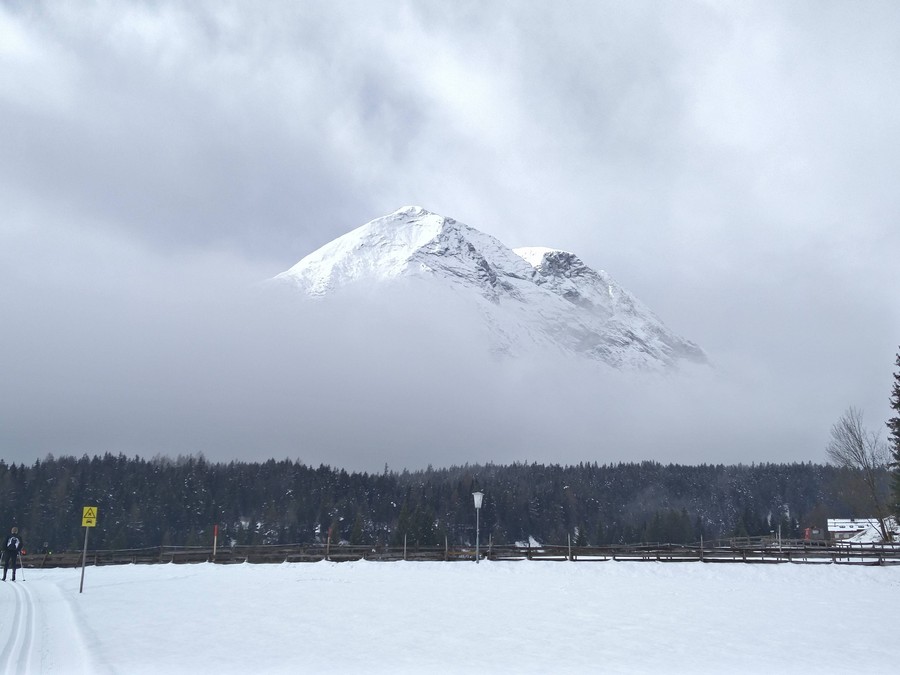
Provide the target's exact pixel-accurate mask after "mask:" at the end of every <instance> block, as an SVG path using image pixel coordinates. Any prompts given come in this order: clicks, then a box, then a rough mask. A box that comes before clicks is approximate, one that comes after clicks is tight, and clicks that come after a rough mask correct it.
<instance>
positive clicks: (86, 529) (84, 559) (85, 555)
mask: <svg viewBox="0 0 900 675" xmlns="http://www.w3.org/2000/svg"><path fill="white" fill-rule="evenodd" d="M90 531H91V528H89V527H86V528H84V551H82V553H81V585H80V586H79V587H78V592H79V593H82V592H83V591H84V565H85V563H86V562H87V542H88V532H90Z"/></svg>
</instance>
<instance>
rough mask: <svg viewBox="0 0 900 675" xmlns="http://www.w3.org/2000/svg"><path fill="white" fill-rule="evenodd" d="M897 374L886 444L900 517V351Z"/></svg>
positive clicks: (895, 504)
mask: <svg viewBox="0 0 900 675" xmlns="http://www.w3.org/2000/svg"><path fill="white" fill-rule="evenodd" d="M896 363H897V372H895V373H894V386H893V388H892V390H891V408H892V409H893V410H894V416H893V417H892V418H891V419H889V420H888V422H887V426H888V429H890V433H889V434H888V443H889V444H890V449H891V456H892V458H893V462H892V463H891V464H892V467H891V468H892V469H893V473H894V505H893V506H894V508H893V511H894V513H895V514H897V515H900V351H898V352H897V361H896Z"/></svg>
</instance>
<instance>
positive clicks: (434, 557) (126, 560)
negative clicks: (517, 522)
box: [22, 538, 900, 568]
mask: <svg viewBox="0 0 900 675" xmlns="http://www.w3.org/2000/svg"><path fill="white" fill-rule="evenodd" d="M81 557H82V552H81V551H62V552H59V553H38V554H29V555H26V556H23V557H22V563H23V564H24V566H25V567H28V568H51V567H80V566H81ZM481 557H482V559H483V560H545V561H578V562H604V561H609V560H619V561H644V562H648V561H652V562H706V563H808V564H844V565H896V564H900V544H834V543H826V542H811V541H804V540H782V541H780V542H779V541H777V540H773V539H771V538H741V539H728V540H720V541H712V542H705V543H702V544H701V543H695V544H661V543H651V544H631V545H619V546H569V545H561V546H560V545H548V546H534V547H531V546H525V547H522V546H511V545H500V546H498V545H488V546H487V547H484V548H482V549H481ZM474 559H475V550H474V547H470V546H462V547H452V546H415V547H404V546H391V547H372V546H349V545H328V544H314V545H310V544H293V545H269V546H232V547H224V548H219V549H217V550H216V553H215V555H213V549H212V548H211V547H191V546H156V547H152V548H139V549H118V550H95V551H89V552H88V555H87V564H88V565H97V566H99V565H124V564H159V563H176V564H183V563H198V562H214V563H218V564H229V563H244V562H248V563H283V562H318V561H321V560H331V561H334V562H344V561H350V560H374V561H398V560H409V561H441V560H447V561H450V560H456V561H461V560H468V561H472V560H474Z"/></svg>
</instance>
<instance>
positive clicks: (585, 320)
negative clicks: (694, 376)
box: [275, 206, 707, 370]
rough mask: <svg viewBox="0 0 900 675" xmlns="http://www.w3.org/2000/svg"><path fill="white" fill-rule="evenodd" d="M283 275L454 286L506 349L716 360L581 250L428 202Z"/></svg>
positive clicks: (645, 363) (643, 361)
mask: <svg viewBox="0 0 900 675" xmlns="http://www.w3.org/2000/svg"><path fill="white" fill-rule="evenodd" d="M275 280H277V281H284V282H289V283H291V284H293V285H295V286H296V287H297V288H299V289H300V290H301V291H303V292H304V293H305V294H306V295H308V296H311V297H318V298H325V297H327V296H329V295H332V294H335V293H338V292H340V291H341V289H344V288H349V287H360V286H364V287H366V288H368V289H370V290H371V289H374V290H375V292H377V293H378V294H388V293H391V292H392V289H395V288H398V287H400V286H406V285H409V284H413V285H415V286H416V287H417V288H418V289H419V290H421V289H422V288H423V287H426V288H427V289H431V290H434V291H435V292H437V291H438V290H442V291H443V290H447V289H451V290H452V291H453V292H454V293H455V294H456V296H457V297H458V298H460V299H461V300H462V301H463V303H462V304H464V305H465V306H467V307H469V308H470V310H471V311H470V312H469V313H468V316H467V317H466V318H461V319H460V320H462V321H469V322H472V329H473V332H476V331H477V330H486V332H487V334H488V335H489V341H490V344H489V345H488V347H489V348H490V349H492V350H493V351H495V352H498V353H504V354H509V355H521V354H524V353H528V352H531V351H532V350H533V349H534V348H536V347H537V348H542V349H552V350H554V351H562V352H564V353H568V354H577V355H581V356H583V357H588V358H591V359H595V360H597V361H600V362H603V363H606V364H608V365H610V366H613V367H616V368H637V369H650V370H658V369H668V368H673V367H677V366H678V365H679V364H680V363H682V362H695V363H706V362H707V360H706V356H705V354H704V353H703V351H702V350H701V349H700V348H699V347H698V346H697V345H695V344H694V343H692V342H690V341H688V340H685V339H684V338H681V337H679V336H678V335H675V334H674V333H672V331H670V330H669V329H668V328H667V327H666V326H665V325H664V324H663V323H662V321H660V320H659V319H658V318H657V317H656V316H655V315H654V314H653V313H652V312H651V311H650V310H649V309H648V308H647V307H645V306H644V305H643V304H642V303H641V302H640V301H639V300H637V299H636V298H635V297H634V296H632V295H631V294H630V293H628V292H627V291H626V290H625V289H623V288H622V287H621V286H619V285H618V284H617V283H616V282H615V281H613V280H612V278H610V276H609V275H608V274H606V273H605V272H603V271H595V270H593V269H591V268H590V267H588V266H587V265H585V264H584V262H582V261H581V260H580V259H579V258H578V257H577V256H575V255H573V254H571V253H567V252H565V251H559V250H555V249H549V248H537V247H535V248H520V249H515V250H513V249H510V248H508V247H507V246H505V245H504V244H503V243H501V242H500V241H498V240H497V239H495V238H494V237H491V236H490V235H487V234H484V233H483V232H480V231H478V230H476V229H474V228H472V227H469V226H468V225H465V224H463V223H460V222H457V221H456V220H454V219H452V218H446V217H444V216H440V215H438V214H435V213H431V212H429V211H426V210H425V209H422V208H421V207H418V206H408V207H405V208H402V209H400V210H398V211H395V212H394V213H391V214H389V215H387V216H384V217H382V218H377V219H375V220H373V221H371V222H368V223H366V224H365V225H363V226H362V227H359V228H357V229H355V230H353V231H352V232H349V233H347V234H345V235H343V236H341V237H339V238H337V239H335V240H334V241H332V242H331V243H329V244H326V245H325V246H323V247H322V248H320V249H318V250H317V251H315V252H313V253H311V254H310V255H308V256H306V257H305V258H303V259H302V260H301V261H300V262H298V263H297V264H296V265H294V266H293V267H291V268H290V269H289V270H287V271H286V272H283V273H282V274H279V275H278V276H277V277H275ZM439 296H440V294H439V293H436V295H435V297H439ZM411 311H415V308H411Z"/></svg>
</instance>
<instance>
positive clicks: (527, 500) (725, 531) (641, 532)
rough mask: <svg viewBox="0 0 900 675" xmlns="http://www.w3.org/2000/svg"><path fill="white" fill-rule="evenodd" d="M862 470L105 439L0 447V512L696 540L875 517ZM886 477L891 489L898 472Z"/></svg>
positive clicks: (139, 525) (70, 518) (208, 537)
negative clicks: (496, 459) (423, 461)
mask: <svg viewBox="0 0 900 675" xmlns="http://www.w3.org/2000/svg"><path fill="white" fill-rule="evenodd" d="M862 479H863V474H862V472H860V471H859V470H857V469H854V468H850V467H841V466H834V465H829V464H814V463H811V462H810V463H793V464H770V463H765V464H751V465H741V464H738V465H722V464H717V465H709V464H702V465H694V466H690V465H679V464H668V465H663V464H659V463H657V462H649V461H648V462H637V463H618V464H603V465H601V464H597V463H581V464H577V465H572V466H562V465H558V464H538V463H532V464H519V463H516V464H511V465H494V464H488V465H466V466H460V467H451V468H446V469H433V468H429V469H426V470H422V471H402V472H391V471H388V470H387V469H386V470H385V472H384V473H365V472H362V473H359V472H353V473H348V472H347V471H345V470H343V469H338V468H332V467H329V466H326V465H321V466H319V467H312V466H308V465H305V464H303V463H302V462H300V461H292V460H282V461H276V460H269V461H266V462H256V463H252V462H229V463H215V462H209V461H207V460H206V459H205V458H204V457H202V456H198V457H195V456H188V457H180V458H178V459H176V460H172V459H167V458H160V457H157V458H154V459H151V460H147V459H142V458H140V457H133V458H128V457H126V456H124V455H121V454H120V455H112V454H105V455H103V456H94V457H88V456H86V455H85V456H83V457H81V458H75V457H71V456H65V457H58V458H57V457H52V456H48V457H47V458H46V459H44V460H41V461H36V462H35V463H34V464H33V465H32V466H26V465H24V464H7V463H5V462H3V461H2V460H0V519H2V522H3V523H6V524H7V527H10V526H12V525H17V526H18V527H19V528H20V531H21V533H22V535H23V537H24V539H25V542H26V549H27V550H29V551H34V552H36V551H40V550H43V549H45V548H46V549H48V550H51V551H60V550H80V548H81V545H82V540H83V537H84V531H83V529H82V528H81V513H82V507H83V506H97V507H98V509H99V513H98V521H97V527H95V528H93V529H92V531H91V536H90V542H91V548H92V549H128V548H146V547H153V546H160V545H173V546H209V545H211V543H212V532H213V527H214V525H218V528H219V545H220V546H227V545H229V544H241V545H249V544H312V543H322V542H325V541H326V539H328V538H329V537H330V539H331V542H332V544H336V545H339V544H340V543H346V544H359V545H371V546H373V547H377V546H389V545H401V544H403V541H404V538H405V539H406V541H407V544H408V545H410V546H428V545H443V544H444V543H445V541H446V542H448V543H449V544H451V545H465V544H473V543H474V539H475V513H474V503H473V499H472V493H473V492H475V491H476V490H478V491H481V492H483V493H484V503H483V507H482V509H481V514H480V522H481V538H482V541H483V542H486V543H487V542H493V543H496V544H511V543H515V542H517V541H522V540H528V538H529V537H533V538H534V539H536V540H537V541H539V542H541V543H544V544H565V543H566V542H567V541H568V539H569V538H570V537H571V539H572V542H573V543H574V544H577V545H604V544H617V543H637V542H668V543H690V542H695V541H699V540H700V539H701V538H705V539H706V540H710V539H716V538H726V537H732V536H761V535H768V534H770V533H773V532H777V531H778V530H779V528H780V531H781V534H782V536H783V537H785V538H789V537H801V536H803V531H804V530H805V528H808V527H810V528H820V529H824V527H825V524H826V522H825V521H826V519H827V518H836V517H860V518H861V517H870V516H871V515H872V514H871V512H870V508H869V502H868V500H867V493H866V490H865V486H864V483H863V482H862ZM877 480H878V481H879V485H881V486H882V489H883V490H884V491H885V492H886V491H887V490H888V486H889V484H890V480H891V476H890V472H889V471H888V469H887V468H886V467H885V468H882V469H880V470H879V472H878V474H877Z"/></svg>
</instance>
